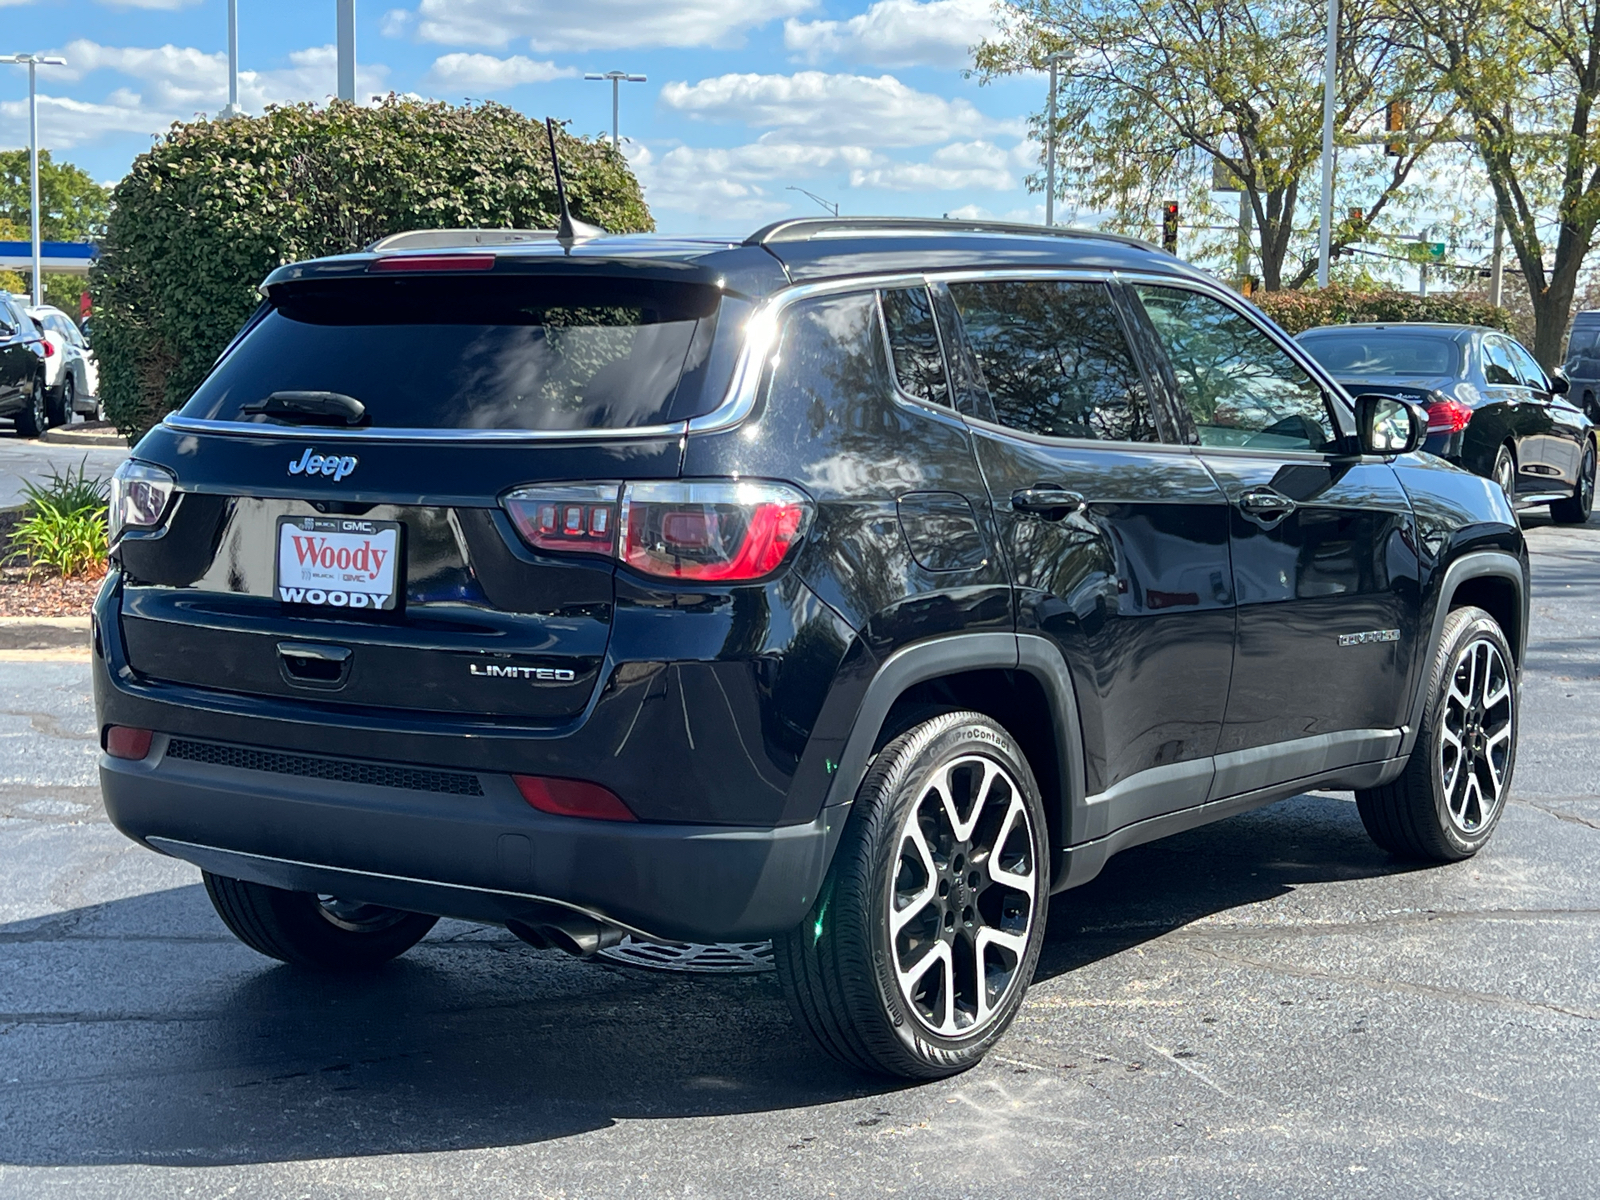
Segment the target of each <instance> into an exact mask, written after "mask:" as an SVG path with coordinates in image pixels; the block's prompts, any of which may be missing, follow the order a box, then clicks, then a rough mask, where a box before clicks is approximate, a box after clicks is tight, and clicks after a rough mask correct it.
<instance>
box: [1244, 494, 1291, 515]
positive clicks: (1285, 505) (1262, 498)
mask: <svg viewBox="0 0 1600 1200" xmlns="http://www.w3.org/2000/svg"><path fill="white" fill-rule="evenodd" d="M1239 508H1240V509H1241V510H1242V511H1244V512H1247V513H1249V514H1250V515H1251V516H1252V517H1262V518H1264V519H1266V520H1268V521H1271V520H1277V519H1281V518H1283V517H1287V516H1288V515H1289V514H1290V513H1292V512H1293V511H1294V501H1293V500H1291V499H1289V497H1287V496H1285V495H1284V494H1283V493H1281V492H1275V491H1273V490H1272V489H1271V488H1251V489H1250V490H1249V491H1248V492H1246V493H1245V494H1244V495H1242V496H1240V497H1239Z"/></svg>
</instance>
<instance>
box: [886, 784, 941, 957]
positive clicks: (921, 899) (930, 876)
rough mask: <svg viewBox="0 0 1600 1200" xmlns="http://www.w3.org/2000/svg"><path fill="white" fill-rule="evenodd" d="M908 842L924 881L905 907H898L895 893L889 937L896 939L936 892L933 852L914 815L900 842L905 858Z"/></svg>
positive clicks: (891, 906) (890, 910) (936, 872)
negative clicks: (914, 852)
mask: <svg viewBox="0 0 1600 1200" xmlns="http://www.w3.org/2000/svg"><path fill="white" fill-rule="evenodd" d="M907 842H909V843H910V844H911V846H912V848H913V849H914V850H915V851H916V853H917V860H918V862H919V864H920V865H921V867H922V872H923V878H924V880H925V881H926V882H925V883H924V884H923V886H922V888H921V889H920V890H919V891H918V892H917V893H916V894H915V895H913V896H912V897H911V899H910V900H908V901H907V902H906V904H905V906H904V907H903V908H902V907H899V905H898V900H899V895H898V893H896V894H895V895H894V897H893V899H892V900H891V902H890V905H889V936H890V937H891V938H896V937H899V936H900V931H901V930H902V929H904V928H905V927H906V922H907V921H909V920H911V918H912V917H914V916H916V915H917V914H918V913H920V912H921V911H922V910H923V909H924V908H926V907H927V906H928V903H929V901H931V900H932V899H933V898H934V896H935V894H936V893H937V891H938V887H939V868H938V867H936V866H934V863H933V851H931V850H930V849H929V848H928V839H927V838H926V837H924V836H923V833H922V826H921V825H920V824H919V823H918V822H917V819H916V813H914V812H913V813H912V814H911V822H910V824H908V825H907V826H906V830H905V835H904V836H903V837H902V838H901V840H900V855H901V857H902V858H904V856H905V852H906V843H907Z"/></svg>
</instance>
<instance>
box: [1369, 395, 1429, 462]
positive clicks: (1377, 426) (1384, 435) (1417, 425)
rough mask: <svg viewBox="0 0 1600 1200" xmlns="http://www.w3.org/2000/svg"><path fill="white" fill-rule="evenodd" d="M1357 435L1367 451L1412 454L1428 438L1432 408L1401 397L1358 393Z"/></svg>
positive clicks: (1372, 452)
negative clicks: (1429, 414)
mask: <svg viewBox="0 0 1600 1200" xmlns="http://www.w3.org/2000/svg"><path fill="white" fill-rule="evenodd" d="M1356 437H1357V439H1358V440H1359V441H1360V443H1361V453H1363V454H1410V453H1411V452H1412V451H1413V450H1416V449H1417V448H1419V447H1420V446H1421V445H1422V443H1423V442H1425V441H1427V440H1428V410H1427V409H1425V408H1423V407H1422V405H1420V404H1418V403H1416V402H1415V401H1414V400H1402V399H1400V398H1399V397H1397V396H1379V395H1375V394H1370V393H1369V394H1367V395H1362V396H1357V397H1356Z"/></svg>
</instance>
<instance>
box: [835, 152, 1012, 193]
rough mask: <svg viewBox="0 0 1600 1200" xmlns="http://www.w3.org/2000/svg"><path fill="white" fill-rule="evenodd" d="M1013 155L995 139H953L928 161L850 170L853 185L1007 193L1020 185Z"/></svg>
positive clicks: (903, 190)
mask: <svg viewBox="0 0 1600 1200" xmlns="http://www.w3.org/2000/svg"><path fill="white" fill-rule="evenodd" d="M1010 159H1011V155H1010V154H1009V153H1008V152H1006V151H1005V150H1002V149H1001V148H1000V147H999V146H996V145H994V144H993V143H992V142H982V141H980V142H952V143H951V144H950V145H948V146H941V147H940V148H939V149H937V150H935V151H934V152H933V154H932V155H930V156H929V159H928V161H927V162H894V163H887V164H885V165H883V166H877V167H872V168H870V169H866V170H862V169H857V170H854V171H851V172H850V186H851V187H858V188H862V187H864V188H883V189H885V190H887V191H893V192H956V191H972V190H974V189H979V190H987V191H995V192H1004V191H1009V190H1010V189H1012V188H1014V187H1016V186H1017V180H1016V178H1015V177H1014V176H1013V175H1012V174H1011V172H1010V170H1009V169H1008V167H1007V164H1008V163H1009V162H1010Z"/></svg>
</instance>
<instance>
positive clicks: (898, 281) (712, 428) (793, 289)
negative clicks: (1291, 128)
mask: <svg viewBox="0 0 1600 1200" xmlns="http://www.w3.org/2000/svg"><path fill="white" fill-rule="evenodd" d="M1005 279H1065V280H1089V281H1099V282H1106V281H1110V280H1113V279H1116V280H1120V281H1122V282H1138V283H1150V284H1155V285H1158V286H1163V287H1183V288H1188V289H1190V290H1192V291H1197V292H1201V293H1203V294H1206V295H1209V296H1212V297H1214V298H1216V299H1219V300H1221V301H1223V302H1224V303H1227V304H1229V305H1231V306H1232V307H1234V308H1237V309H1238V310H1239V312H1240V313H1242V314H1243V315H1244V316H1246V317H1247V318H1249V319H1250V320H1251V322H1252V323H1253V324H1256V325H1257V327H1258V328H1261V330H1262V332H1263V333H1266V334H1268V335H1269V336H1270V337H1272V340H1273V341H1274V342H1275V343H1276V342H1278V339H1277V338H1276V336H1274V335H1273V333H1272V331H1271V330H1270V329H1268V328H1267V327H1265V326H1261V325H1260V324H1259V322H1258V321H1256V319H1255V318H1254V317H1251V315H1250V312H1249V310H1248V309H1247V308H1245V307H1244V306H1243V305H1242V304H1239V303H1236V302H1235V300H1236V298H1234V297H1233V294H1232V293H1231V292H1229V291H1228V290H1227V289H1226V288H1223V287H1221V286H1220V285H1216V284H1210V283H1208V282H1207V281H1205V280H1203V279H1197V278H1193V277H1191V276H1189V275H1186V274H1180V273H1176V272H1174V273H1171V274H1169V273H1166V272H1162V271H1125V270H1123V271H1119V270H1116V269H1113V268H1110V267H1027V266H1013V267H981V268H977V267H974V268H952V269H948V270H936V271H918V272H905V271H897V272H893V273H887V274H864V275H850V276H842V277H840V278H836V279H822V280H817V281H815V282H813V283H799V284H794V285H792V286H790V287H786V288H784V289H783V290H781V291H778V292H775V293H773V294H772V295H771V296H768V297H767V298H766V299H764V300H763V301H761V302H760V303H759V304H758V305H757V307H756V309H755V311H754V312H753V313H751V314H750V316H749V318H748V319H747V320H746V322H745V328H744V331H743V336H744V344H743V345H742V346H741V347H740V349H739V357H738V359H737V361H736V362H735V364H734V369H733V378H732V379H731V380H730V381H729V384H728V389H727V391H726V392H724V393H723V397H722V400H721V401H720V402H719V403H718V404H717V406H716V407H715V408H713V409H712V410H711V411H710V412H707V413H704V414H702V415H700V416H698V417H691V418H689V419H688V420H687V421H675V422H672V423H671V424H666V425H639V426H634V427H632V428H627V429H399V428H396V429H338V428H330V427H327V426H321V425H256V424H250V423H245V422H239V421H216V420H209V419H203V418H199V417H185V416H181V415H180V414H178V413H169V414H168V415H167V416H166V417H165V418H164V419H163V421H162V424H163V425H164V426H166V427H167V428H169V429H172V430H174V431H176V432H179V433H208V434H223V435H226V436H230V437H267V438H279V439H290V440H295V439H298V440H305V439H307V438H312V439H315V440H318V441H343V442H353V443H365V442H436V441H494V442H511V443H515V442H526V443H535V444H536V443H540V442H572V441H604V442H612V441H619V440H621V441H627V440H637V439H643V438H664V437H682V436H685V435H687V434H691V433H717V432H721V431H723V430H727V429H732V428H735V427H736V426H738V425H740V424H742V423H743V422H744V421H745V419H746V418H747V417H749V415H750V413H751V412H752V411H753V410H754V409H755V406H756V399H757V396H758V394H759V391H760V386H761V380H762V376H763V375H764V374H765V372H766V370H767V368H768V367H769V366H771V365H772V364H773V362H774V361H775V358H774V355H775V353H776V350H777V339H778V334H779V332H780V324H781V320H782V318H783V316H784V314H785V313H786V312H787V311H788V310H789V309H790V308H791V307H792V306H794V305H796V304H800V303H803V302H804V301H807V300H812V299H816V298H817V297H819V296H834V295H847V294H850V293H855V292H871V291H876V290H877V289H880V288H900V287H918V286H926V285H928V284H931V283H944V284H949V283H968V282H983V281H989V280H1005ZM1278 344H1280V345H1281V343H1278ZM1286 349H1287V350H1288V351H1289V353H1290V356H1291V357H1292V358H1293V359H1294V360H1295V361H1296V362H1297V363H1298V364H1299V365H1301V366H1302V367H1307V369H1308V373H1309V374H1311V376H1312V377H1313V378H1314V379H1317V380H1318V381H1319V382H1320V381H1323V380H1324V379H1325V376H1324V375H1323V373H1322V372H1321V370H1320V369H1311V368H1312V367H1314V366H1315V364H1314V363H1312V364H1310V366H1309V367H1308V365H1307V357H1306V356H1304V355H1302V354H1299V353H1297V352H1296V351H1295V349H1294V347H1293V343H1292V341H1291V343H1290V346H1289V347H1286ZM1332 386H1333V387H1334V389H1335V390H1334V394H1335V395H1339V396H1342V392H1340V391H1339V390H1338V387H1337V385H1336V384H1335V385H1332ZM913 399H915V398H914V397H913ZM919 407H931V406H926V405H922V404H920V402H919ZM952 411H953V410H952ZM1092 444H1099V445H1106V444H1107V443H1103V442H1102V443H1092ZM1130 444H1131V445H1151V444H1154V443H1146V442H1136V443H1130Z"/></svg>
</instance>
